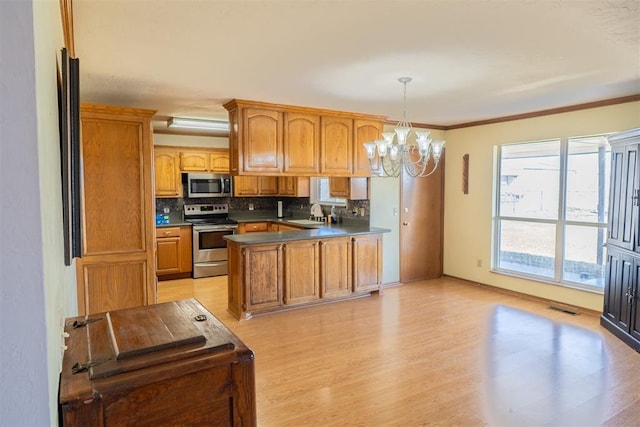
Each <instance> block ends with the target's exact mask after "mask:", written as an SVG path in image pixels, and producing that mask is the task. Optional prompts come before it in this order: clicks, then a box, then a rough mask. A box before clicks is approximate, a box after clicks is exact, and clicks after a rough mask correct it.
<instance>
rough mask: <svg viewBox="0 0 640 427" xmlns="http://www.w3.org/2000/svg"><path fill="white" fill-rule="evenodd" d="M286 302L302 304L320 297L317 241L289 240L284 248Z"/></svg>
mask: <svg viewBox="0 0 640 427" xmlns="http://www.w3.org/2000/svg"><path fill="white" fill-rule="evenodd" d="M283 271H284V282H283V286H284V303H285V304H288V305H294V304H300V303H305V302H309V301H315V300H317V299H320V278H319V276H320V265H319V253H318V242H317V241H299V242H289V243H287V244H286V245H285V248H284V270H283Z"/></svg>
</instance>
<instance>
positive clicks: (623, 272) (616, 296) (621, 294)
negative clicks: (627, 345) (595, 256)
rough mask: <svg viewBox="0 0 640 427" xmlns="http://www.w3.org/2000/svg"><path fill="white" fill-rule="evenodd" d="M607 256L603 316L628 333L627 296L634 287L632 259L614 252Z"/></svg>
mask: <svg viewBox="0 0 640 427" xmlns="http://www.w3.org/2000/svg"><path fill="white" fill-rule="evenodd" d="M607 256H608V260H607V277H606V283H607V286H606V289H605V294H604V310H603V316H605V317H606V318H607V319H608V320H609V321H610V322H611V323H613V324H614V325H616V326H617V327H619V328H620V329H622V330H624V331H627V332H628V331H629V322H630V320H631V304H630V302H629V300H628V298H627V294H628V293H629V292H630V291H632V290H633V286H634V267H633V266H634V263H633V258H632V257H629V256H627V255H623V254H621V253H619V252H618V251H615V250H610V251H609V252H608V255H607Z"/></svg>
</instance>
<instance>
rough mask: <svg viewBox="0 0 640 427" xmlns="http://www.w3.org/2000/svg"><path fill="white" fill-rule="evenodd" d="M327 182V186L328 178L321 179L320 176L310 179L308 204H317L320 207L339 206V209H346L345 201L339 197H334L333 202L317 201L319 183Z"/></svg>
mask: <svg viewBox="0 0 640 427" xmlns="http://www.w3.org/2000/svg"><path fill="white" fill-rule="evenodd" d="M324 179H326V180H327V185H328V182H329V178H328V177H322V176H317V177H316V176H314V177H311V178H310V186H309V196H310V197H309V202H311V203H312V204H313V203H317V204H319V205H321V206H339V207H345V208H346V207H347V199H344V198H341V197H334V200H319V195H320V189H319V186H320V181H321V180H324Z"/></svg>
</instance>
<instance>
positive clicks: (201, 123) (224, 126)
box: [167, 117, 229, 131]
mask: <svg viewBox="0 0 640 427" xmlns="http://www.w3.org/2000/svg"><path fill="white" fill-rule="evenodd" d="M167 126H168V127H170V128H181V129H200V130H218V131H229V122H223V121H219V120H202V119H186V118H182V117H171V118H170V119H169V120H168V121H167Z"/></svg>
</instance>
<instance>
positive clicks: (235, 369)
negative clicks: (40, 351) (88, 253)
mask: <svg viewBox="0 0 640 427" xmlns="http://www.w3.org/2000/svg"><path fill="white" fill-rule="evenodd" d="M65 331H66V332H67V333H68V334H69V337H68V338H67V339H66V345H67V350H66V351H65V354H64V358H63V364H62V373H61V375H60V394H59V410H60V418H61V425H65V426H125V425H135V426H147V425H148V426H161V425H172V426H175V425H197V426H204V425H210V426H227V425H233V426H255V425H256V406H255V377H254V361H253V360H254V357H253V352H252V351H251V350H250V349H249V348H247V346H245V345H244V344H243V343H242V342H241V341H240V340H239V339H238V338H237V337H236V336H235V335H234V334H232V333H231V332H230V331H229V330H228V329H227V328H226V327H225V326H224V325H223V324H222V323H221V322H220V321H219V320H218V319H216V318H215V317H214V316H213V315H212V314H211V313H209V312H208V311H207V310H206V309H205V308H204V307H203V306H202V305H201V304H200V303H199V302H197V301H196V300H194V299H189V300H183V301H176V302H169V303H163V304H156V305H150V306H145V307H138V308H131V309H125V310H117V311H111V312H107V313H99V314H92V315H90V316H82V317H75V318H70V319H67V320H66V321H65Z"/></svg>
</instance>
